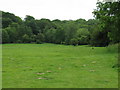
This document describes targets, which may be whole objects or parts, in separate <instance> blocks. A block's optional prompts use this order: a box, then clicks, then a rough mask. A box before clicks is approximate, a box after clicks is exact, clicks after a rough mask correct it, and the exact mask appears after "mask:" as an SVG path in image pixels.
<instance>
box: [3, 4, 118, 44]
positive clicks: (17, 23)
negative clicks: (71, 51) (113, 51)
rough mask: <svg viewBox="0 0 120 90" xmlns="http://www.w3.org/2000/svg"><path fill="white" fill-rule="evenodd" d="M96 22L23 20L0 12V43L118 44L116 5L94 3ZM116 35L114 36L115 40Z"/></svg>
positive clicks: (26, 18) (81, 20)
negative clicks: (0, 15) (0, 23)
mask: <svg viewBox="0 0 120 90" xmlns="http://www.w3.org/2000/svg"><path fill="white" fill-rule="evenodd" d="M93 13H94V15H95V18H96V19H89V20H88V21H86V20H85V19H78V20H58V19H56V20H52V21H51V20H49V19H40V20H37V19H35V18H34V17H33V16H29V15H27V16H26V17H25V19H24V20H22V19H21V18H20V17H18V16H15V15H14V14H12V13H9V12H3V11H2V26H3V29H2V43H38V44H41V43H45V42H46V43H55V44H67V45H88V44H89V45H93V46H107V45H108V44H109V43H118V42H120V37H119V35H118V34H119V32H120V26H119V25H120V2H113V3H111V2H107V3H103V2H98V3H97V9H96V10H94V12H93ZM117 36H118V37H117Z"/></svg>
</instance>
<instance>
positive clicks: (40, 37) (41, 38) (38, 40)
mask: <svg viewBox="0 0 120 90" xmlns="http://www.w3.org/2000/svg"><path fill="white" fill-rule="evenodd" d="M44 40H45V36H44V34H42V33H38V34H37V36H36V43H38V44H41V43H43V42H44Z"/></svg>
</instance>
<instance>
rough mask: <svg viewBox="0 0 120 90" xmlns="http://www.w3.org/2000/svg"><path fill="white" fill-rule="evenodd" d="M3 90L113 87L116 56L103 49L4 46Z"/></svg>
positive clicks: (39, 45)
mask: <svg viewBox="0 0 120 90" xmlns="http://www.w3.org/2000/svg"><path fill="white" fill-rule="evenodd" d="M2 63H3V71H2V72H3V73H2V75H3V82H2V84H3V88H117V87H118V72H117V70H116V69H115V68H112V66H113V65H114V64H116V63H117V53H111V52H109V51H108V50H107V48H106V47H94V49H92V47H89V46H86V45H83V46H71V45H56V44H4V45H3V62H2Z"/></svg>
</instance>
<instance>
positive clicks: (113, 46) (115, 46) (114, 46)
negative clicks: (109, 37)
mask: <svg viewBox="0 0 120 90" xmlns="http://www.w3.org/2000/svg"><path fill="white" fill-rule="evenodd" d="M119 45H120V43H117V44H110V45H109V46H108V47H107V51H108V52H109V53H118V46H119Z"/></svg>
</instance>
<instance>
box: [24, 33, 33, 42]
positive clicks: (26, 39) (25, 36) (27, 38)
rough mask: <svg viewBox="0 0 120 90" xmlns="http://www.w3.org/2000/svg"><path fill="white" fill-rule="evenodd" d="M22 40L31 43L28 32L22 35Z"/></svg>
mask: <svg viewBox="0 0 120 90" xmlns="http://www.w3.org/2000/svg"><path fill="white" fill-rule="evenodd" d="M22 41H23V43H30V42H31V39H30V37H29V36H28V35H27V34H25V35H23V36H22Z"/></svg>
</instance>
